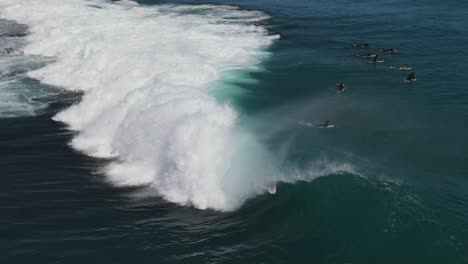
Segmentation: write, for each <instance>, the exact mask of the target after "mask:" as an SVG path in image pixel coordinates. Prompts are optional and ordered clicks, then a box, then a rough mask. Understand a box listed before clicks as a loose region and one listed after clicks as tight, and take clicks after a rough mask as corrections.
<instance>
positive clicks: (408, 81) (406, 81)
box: [403, 79, 416, 83]
mask: <svg viewBox="0 0 468 264" xmlns="http://www.w3.org/2000/svg"><path fill="white" fill-rule="evenodd" d="M403 80H404V81H405V83H415V82H416V79H414V80H412V81H411V80H406V79H403Z"/></svg>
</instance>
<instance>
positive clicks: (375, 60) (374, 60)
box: [372, 55, 379, 63]
mask: <svg viewBox="0 0 468 264" xmlns="http://www.w3.org/2000/svg"><path fill="white" fill-rule="evenodd" d="M378 58H379V56H378V55H375V57H374V58H373V59H372V62H373V63H377V59H378Z"/></svg>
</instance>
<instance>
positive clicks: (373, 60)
mask: <svg viewBox="0 0 468 264" xmlns="http://www.w3.org/2000/svg"><path fill="white" fill-rule="evenodd" d="M369 62H370V63H381V62H384V61H383V60H379V56H378V55H376V56H375V57H374V58H373V59H372V61H369Z"/></svg>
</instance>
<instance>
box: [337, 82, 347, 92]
mask: <svg viewBox="0 0 468 264" xmlns="http://www.w3.org/2000/svg"><path fill="white" fill-rule="evenodd" d="M336 89H338V92H339V93H342V92H344V91H345V90H346V86H345V85H344V83H340V84H338V86H336Z"/></svg>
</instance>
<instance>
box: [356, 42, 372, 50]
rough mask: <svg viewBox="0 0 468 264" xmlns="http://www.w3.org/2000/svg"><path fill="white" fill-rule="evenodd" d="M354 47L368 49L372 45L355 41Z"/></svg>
mask: <svg viewBox="0 0 468 264" xmlns="http://www.w3.org/2000/svg"><path fill="white" fill-rule="evenodd" d="M353 47H355V48H365V49H368V48H370V47H371V46H370V44H369V43H367V42H365V43H363V44H358V43H353Z"/></svg>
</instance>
